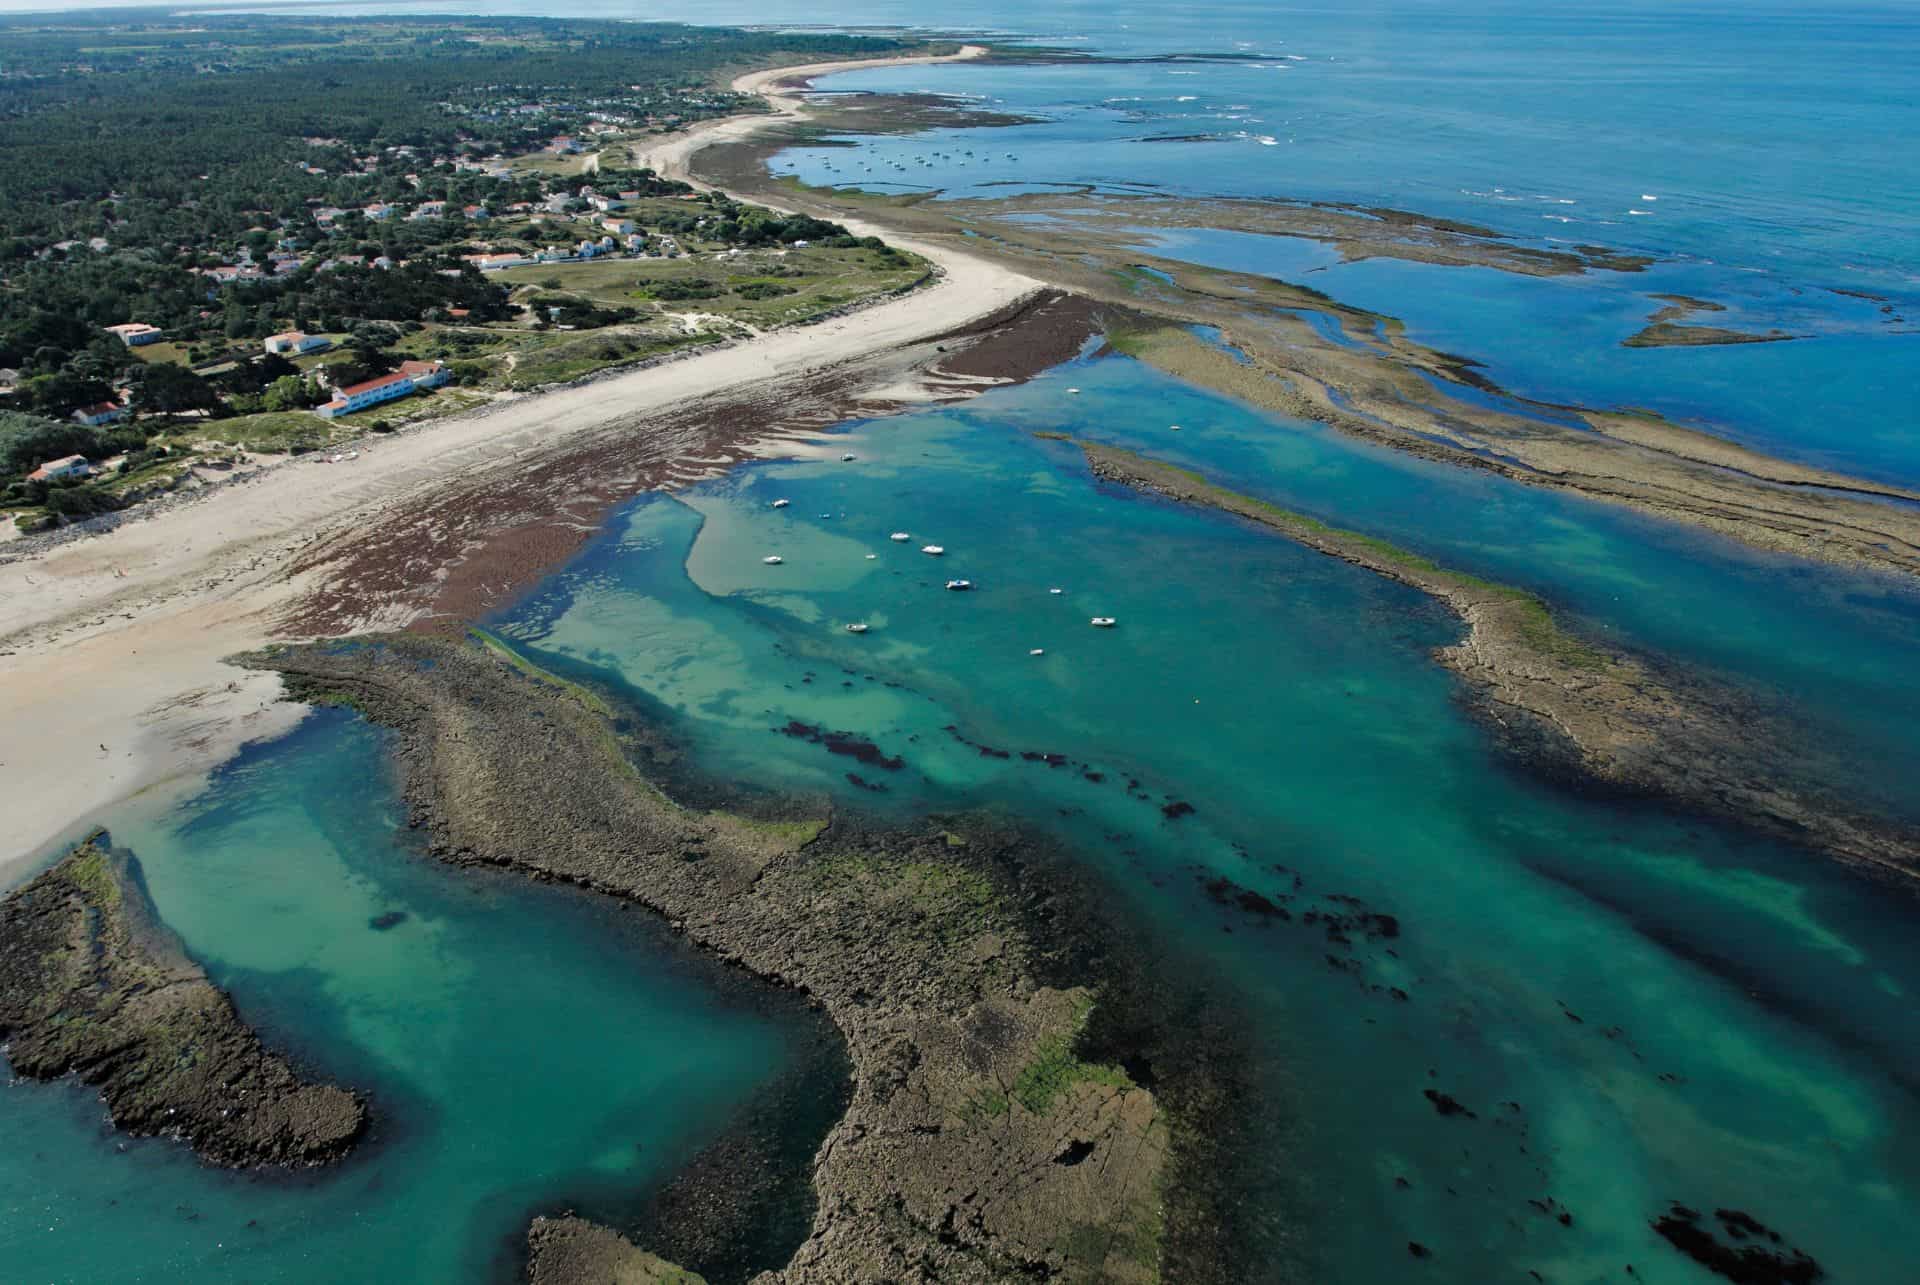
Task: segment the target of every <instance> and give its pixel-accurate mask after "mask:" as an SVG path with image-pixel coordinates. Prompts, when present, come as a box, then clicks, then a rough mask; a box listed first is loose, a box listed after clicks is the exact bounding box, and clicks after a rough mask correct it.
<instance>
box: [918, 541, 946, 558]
mask: <svg viewBox="0 0 1920 1285" xmlns="http://www.w3.org/2000/svg"><path fill="white" fill-rule="evenodd" d="M946 551H947V548H946V546H945V545H943V544H923V545H921V546H920V552H922V553H931V554H932V555H933V556H934V557H936V558H937V557H939V556H940V555H941V554H943V553H945V552H946Z"/></svg>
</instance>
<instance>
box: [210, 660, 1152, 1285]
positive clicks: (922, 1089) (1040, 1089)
mask: <svg viewBox="0 0 1920 1285" xmlns="http://www.w3.org/2000/svg"><path fill="white" fill-rule="evenodd" d="M502 646H504V644H503V643H500V642H499V641H498V640H494V641H493V642H492V643H491V644H490V645H488V646H485V647H478V646H471V645H462V644H460V643H456V642H451V641H447V640H440V639H432V638H426V637H420V636H396V637H388V638H380V639H366V640H360V641H358V642H353V643H349V644H347V645H341V644H330V645H323V646H310V647H282V648H277V649H274V650H273V651H271V652H265V653H260V654H257V655H254V656H250V657H245V658H242V663H246V664H250V665H254V666H257V667H261V668H268V669H273V670H277V671H278V672H280V673H281V674H282V675H283V677H284V679H285V682H286V687H287V694H288V695H289V696H290V697H291V698H293V699H326V700H329V701H341V700H348V701H351V703H352V704H353V705H354V706H355V707H356V708H358V709H360V710H361V711H362V712H364V713H365V714H366V715H367V716H369V717H370V718H372V719H374V720H375V721H377V722H381V723H384V724H387V725H390V726H392V727H394V728H396V729H398V731H399V733H400V736H399V744H398V747H397V758H398V762H399V765H400V768H401V772H402V777H403V780H404V791H405V797H406V800H407V803H408V806H409V809H410V811H411V812H412V814H413V816H414V818H415V821H416V824H418V825H420V826H421V827H423V828H424V829H425V830H426V831H427V833H428V834H429V835H430V836H431V837H430V840H429V844H428V849H429V851H430V852H431V853H432V854H433V855H434V856H436V857H438V858H440V859H442V860H445V861H448V862H451V863H455V864H487V865H496V866H504V867H509V868H513V869H516V870H519V871H521V872H523V873H525V874H527V875H530V876H532V877H534V878H537V879H548V880H558V881H564V882H569V883H574V884H579V885H582V886H586V887H589V888H593V889H596V890H598V891H600V892H603V893H607V894H610V895H613V896H617V897H621V898H625V899H627V900H630V901H633V902H636V903H639V904H642V905H645V906H648V907H650V908H652V909H654V910H655V911H657V912H658V913H660V914H661V915H663V916H665V917H666V918H667V919H668V921H669V922H670V923H671V924H672V925H673V926H674V927H675V929H676V930H678V931H680V932H683V933H685V934H686V935H687V937H688V938H689V940H690V941H691V942H692V943H693V944H695V945H697V946H699V947H702V948H703V949H706V950H708V951H711V952H713V953H715V954H716V955H718V956H719V957H720V958H722V959H723V960H725V961H726V962H728V963H731V964H736V965H738V966H740V967H742V968H744V969H746V970H747V971H749V972H751V973H754V974H756V975H758V976H760V977H763V978H765V979H767V980H768V981H770V982H773V983H775V984H779V985H785V986H790V987H793V988H795V989H797V990H799V991H800V992H801V993H803V994H805V995H807V996H809V997H811V999H812V1000H813V1001H815V1002H817V1003H818V1004H819V1005H820V1006H821V1007H822V1008H823V1009H824V1010H825V1011H826V1013H827V1014H828V1016H829V1017H830V1018H831V1019H832V1020H833V1022H834V1023H835V1025H836V1026H837V1027H838V1028H839V1030H840V1032H841V1033H842V1035H843V1036H844V1037H845V1039H846V1042H847V1050H848V1054H849V1057H850V1060H851V1063H852V1066H853V1093H852V1101H851V1105H850V1107H849V1109H848V1111H847V1113H846V1115H845V1117H844V1118H843V1119H842V1120H841V1121H840V1122H839V1123H838V1124H837V1125H836V1126H835V1128H834V1130H833V1131H832V1133H831V1134H830V1135H829V1136H828V1138H827V1141H826V1143H825V1144H824V1145H823V1146H822V1148H821V1149H820V1151H819V1153H818V1154H817V1155H816V1156H815V1158H814V1166H813V1185H814V1189H815V1192H816V1194H817V1197H818V1204H817V1212H816V1216H815V1218H814V1225H813V1229H812V1234H811V1236H810V1237H809V1238H808V1239H807V1240H806V1241H805V1242H804V1244H802V1245H801V1246H800V1248H799V1250H798V1252H797V1253H796V1254H795V1255H794V1257H793V1259H792V1261H790V1262H789V1263H787V1264H786V1265H785V1266H784V1267H783V1268H781V1269H780V1270H779V1271H777V1272H773V1273H768V1274H765V1275H763V1276H762V1277H760V1278H759V1279H760V1280H761V1281H763V1282H780V1283H782V1285H800V1283H802V1282H807V1283H809V1285H811V1283H816V1282H817V1283H819V1285H826V1283H828V1282H833V1283H835V1285H838V1283H839V1282H845V1281H849V1280H879V1279H897V1280H936V1279H937V1280H940V1281H950V1282H980V1283H985V1282H995V1281H1008V1280H1018V1279H1025V1278H1027V1277H1028V1276H1030V1275H1035V1274H1043V1275H1048V1276H1056V1275H1057V1276H1063V1277H1072V1278H1075V1279H1080V1278H1084V1279H1092V1280H1106V1281H1115V1282H1142V1283H1144V1282H1152V1281H1157V1280H1159V1279H1160V1256H1161V1244H1162V1237H1163V1228H1164V1227H1165V1225H1166V1222H1167V1215H1166V1213H1165V1212H1164V1211H1163V1207H1162V1202H1163V1198H1164V1193H1165V1191H1166V1189H1167V1187H1168V1183H1167V1181H1166V1173H1167V1168H1168V1157H1169V1151H1170V1146H1171V1142H1172V1140H1171V1138H1170V1127H1169V1122H1168V1120H1167V1119H1166V1115H1165V1112H1164V1111H1163V1110H1162V1108H1161V1106H1160V1105H1159V1102H1158V1100H1157V1098H1156V1095H1155V1093H1154V1092H1151V1091H1149V1090H1148V1089H1145V1088H1142V1087H1140V1086H1139V1085H1138V1084H1136V1083H1135V1082H1134V1081H1133V1080H1132V1079H1131V1078H1130V1077H1129V1076H1128V1075H1127V1074H1125V1073H1124V1072H1122V1071H1120V1070H1118V1069H1117V1068H1113V1067H1107V1066H1103V1065H1099V1064H1097V1063H1094V1062H1093V1061H1091V1060H1088V1061H1084V1062H1083V1061H1082V1060H1080V1059H1079V1058H1078V1057H1076V1056H1075V1054H1074V1051H1073V1050H1074V1047H1075V1042H1076V1041H1077V1040H1078V1039H1079V1038H1080V1037H1081V1033H1082V1030H1083V1028H1084V1026H1085V1024H1086V1022H1087V1020H1088V1015H1089V1012H1090V1010H1091V1009H1092V1008H1093V1006H1094V1005H1095V1004H1096V1003H1097V998H1098V997H1097V994H1096V992H1095V991H1094V990H1093V989H1092V988H1090V987H1089V986H1088V985H1086V984H1076V983H1075V982H1074V981H1072V980H1071V979H1070V978H1068V977H1063V976H1062V975H1061V974H1062V972H1063V971H1070V970H1064V969H1063V965H1062V964H1061V963H1060V955H1061V946H1060V943H1059V942H1057V941H1053V940H1047V941H1041V940H1039V939H1038V938H1037V937H1036V935H1035V933H1034V932H1033V931H1032V929H1031V927H1030V923H1029V921H1028V919H1026V918H1025V917H1024V916H1025V913H1026V910H1025V909H1024V908H1026V907H1028V906H1029V904H1030V903H1032V902H1034V901H1035V900H1036V899H1038V898H1041V896H1042V894H1040V893H1037V892H1036V890H1035V889H1034V888H1033V887H1032V886H1030V882H1029V881H1022V880H1021V879H1019V878H1018V877H1017V875H1016V874H1014V873H1011V867H1009V866H1007V865H1005V864H996V855H997V854H998V855H1000V856H1002V857H1003V858H1004V856H1005V854H1007V853H1008V852H1011V851H1012V850H1014V849H1015V848H1016V847H1017V842H1018V841H1017V840H1016V839H1014V838H1011V837H1008V836H1004V835H996V834H995V833H994V831H993V827H992V825H991V824H990V823H989V822H988V821H986V820H985V819H982V820H981V822H980V823H979V824H978V825H974V824H969V826H968V830H967V835H968V838H967V842H966V843H965V844H964V845H961V846H958V847H956V846H955V845H953V844H951V843H950V842H949V841H948V835H949V833H950V831H949V830H948V829H946V828H942V827H940V826H937V825H934V824H928V825H925V826H920V827H911V828H904V829H888V830H882V831H870V830H867V829H864V828H863V827H862V826H861V825H860V824H859V823H858V822H857V821H852V820H848V819H844V818H836V819H835V820H834V821H833V822H832V823H831V824H829V825H828V826H827V827H826V828H825V829H824V830H823V829H820V828H819V827H818V825H817V823H815V822H813V821H812V819H811V817H809V818H806V820H808V822H809V823H808V824H805V825H795V824H790V823H789V824H771V825H769V824H766V821H767V820H773V821H776V822H780V821H787V820H789V819H788V818H779V817H774V818H743V817H742V816H740V815H738V814H737V813H735V812H730V811H708V810H701V809H698V808H695V807H692V806H682V805H681V804H680V803H677V802H675V801H674V800H673V799H670V798H669V797H668V796H667V795H666V794H665V793H664V792H662V791H661V789H660V788H659V787H658V785H657V784H656V783H654V782H652V781H649V780H648V779H647V778H646V777H645V775H643V768H642V767H639V766H636V764H646V763H650V762H651V761H653V758H652V754H653V749H654V748H655V747H654V746H652V745H650V744H649V743H647V741H646V739H645V738H646V735H647V734H646V732H645V729H641V728H635V727H634V726H633V725H632V722H631V721H630V720H624V719H623V720H618V721H609V719H608V718H607V717H606V715H605V714H604V713H603V712H602V709H601V707H600V699H601V698H599V697H598V696H597V695H596V694H593V693H583V692H582V691H580V690H579V689H577V687H576V686H574V685H570V684H569V685H562V684H559V683H555V682H550V681H547V679H546V677H545V676H544V673H543V671H539V670H538V667H534V666H529V665H526V664H524V663H514V662H511V661H507V660H504V659H502V658H501V657H500V656H499V654H498V652H499V649H500V648H501V647H502ZM1046 913H1047V914H1049V915H1051V914H1053V913H1054V912H1053V910H1052V909H1051V908H1050V907H1049V908H1047V910H1046ZM1087 980H1089V981H1091V980H1094V979H1091V978H1089V979H1087ZM583 1237H585V1238H586V1239H589V1240H591V1242H592V1245H591V1248H592V1249H593V1253H594V1254H595V1255H604V1254H607V1253H609V1252H611V1250H613V1249H617V1245H615V1244H614V1243H613V1242H610V1241H608V1240H607V1238H606V1237H605V1236H600V1235H589V1234H587V1233H580V1232H578V1231H577V1229H576V1230H575V1231H572V1232H565V1231H560V1232H556V1231H554V1230H553V1229H551V1228H547V1229H537V1230H536V1235H535V1237H534V1239H533V1241H532V1242H531V1243H532V1245H533V1250H534V1259H535V1263H536V1270H540V1271H549V1270H550V1271H558V1270H559V1269H558V1268H557V1267H552V1268H541V1267H539V1266H538V1265H539V1263H540V1261H541V1260H542V1259H543V1258H546V1259H547V1260H548V1262H549V1263H558V1262H564V1261H572V1259H571V1258H570V1257H569V1256H570V1255H571V1254H572V1253H573V1250H574V1249H576V1248H578V1247H579V1245H580V1244H581V1241H582V1238H583ZM549 1246H552V1248H551V1255H549V1250H548V1247H549ZM582 1252H584V1251H582ZM616 1257H618V1258H619V1259H620V1261H622V1262H628V1263H630V1262H639V1261H642V1260H637V1259H633V1260H629V1259H628V1257H627V1256H625V1255H624V1254H622V1255H616ZM606 1261H608V1260H606V1259H604V1258H595V1259H594V1263H603V1262H606ZM656 1261H657V1260H656ZM697 1266H698V1264H696V1267H697ZM593 1270H595V1271H596V1272H597V1271H599V1270H600V1269H599V1267H598V1266H595V1267H594V1268H593ZM623 1270H624V1269H623ZM633 1270H634V1271H635V1272H638V1271H639V1270H640V1269H639V1268H638V1267H633ZM647 1270H649V1271H656V1272H657V1271H661V1270H667V1268H666V1267H665V1265H657V1266H656V1265H655V1264H653V1263H650V1264H649V1265H648V1267H647ZM595 1278H596V1279H605V1276H604V1274H601V1275H599V1276H597V1277H595ZM616 1278H617V1279H624V1278H620V1277H616ZM632 1278H633V1279H636V1280H647V1279H649V1278H648V1277H646V1276H644V1275H636V1276H633V1277H632ZM536 1279H542V1280H546V1279H556V1280H557V1279H562V1278H561V1277H559V1276H551V1275H546V1276H537V1277H536ZM666 1279H672V1278H671V1277H667V1278H666Z"/></svg>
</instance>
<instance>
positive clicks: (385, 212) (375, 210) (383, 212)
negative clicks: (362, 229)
mask: <svg viewBox="0 0 1920 1285" xmlns="http://www.w3.org/2000/svg"><path fill="white" fill-rule="evenodd" d="M360 213H362V214H364V215H366V216H367V217H368V218H369V219H372V220H373V221H374V222H375V223H379V222H381V221H382V220H383V219H390V218H392V217H393V207H392V206H391V205H388V204H387V203H386V202H385V201H375V202H374V203H373V204H372V205H368V206H365V207H363V208H362V209H361V211H360Z"/></svg>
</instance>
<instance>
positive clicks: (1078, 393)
mask: <svg viewBox="0 0 1920 1285" xmlns="http://www.w3.org/2000/svg"><path fill="white" fill-rule="evenodd" d="M1067 391H1068V392H1069V393H1072V394H1073V395H1074V396H1076V397H1077V396H1079V395H1080V390H1079V389H1078V388H1069V389H1068V390H1067Z"/></svg>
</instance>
